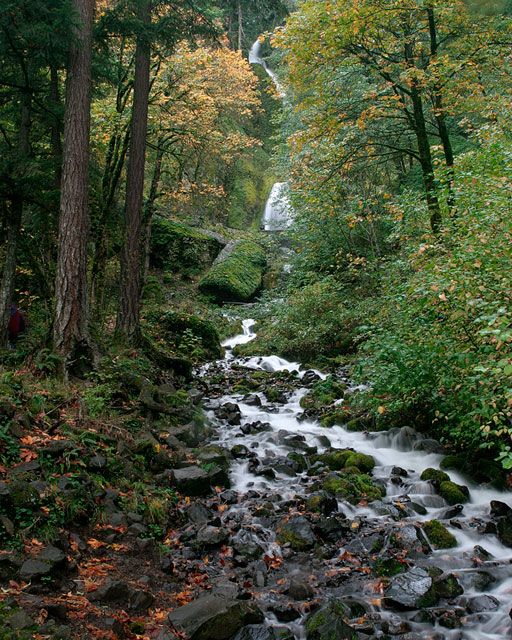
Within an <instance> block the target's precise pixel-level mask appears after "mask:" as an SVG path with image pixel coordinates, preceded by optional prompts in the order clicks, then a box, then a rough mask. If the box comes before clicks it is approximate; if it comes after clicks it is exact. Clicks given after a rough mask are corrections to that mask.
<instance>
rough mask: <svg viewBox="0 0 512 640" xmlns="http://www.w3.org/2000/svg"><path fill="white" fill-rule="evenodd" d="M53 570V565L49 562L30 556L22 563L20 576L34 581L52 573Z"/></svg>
mask: <svg viewBox="0 0 512 640" xmlns="http://www.w3.org/2000/svg"><path fill="white" fill-rule="evenodd" d="M51 571H52V565H51V564H50V563H49V562H44V561H43V560H37V559H34V558H30V559H29V560H25V562H24V563H23V564H22V565H21V569H20V577H21V578H22V579H23V580H29V581H33V580H37V579H39V578H42V577H43V576H48V575H50V573H51Z"/></svg>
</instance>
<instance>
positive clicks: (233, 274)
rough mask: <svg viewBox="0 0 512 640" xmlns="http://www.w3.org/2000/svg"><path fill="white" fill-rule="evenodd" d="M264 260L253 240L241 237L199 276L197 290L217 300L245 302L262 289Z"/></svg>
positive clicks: (262, 252)
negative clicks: (221, 257)
mask: <svg viewBox="0 0 512 640" xmlns="http://www.w3.org/2000/svg"><path fill="white" fill-rule="evenodd" d="M266 264H267V261H266V258H265V252H264V250H263V248H262V247H261V246H260V245H259V244H257V243H256V242H251V241H249V240H241V241H239V242H236V243H235V244H234V245H233V247H232V249H231V251H230V252H228V253H227V254H226V256H225V257H224V258H223V259H220V260H219V261H218V262H217V263H216V264H214V265H213V267H212V268H211V269H210V270H209V271H208V273H207V274H206V275H205V276H204V277H203V278H202V279H201V281H200V283H199V289H200V291H202V292H203V293H205V294H206V295H208V296H209V297H210V298H212V299H213V300H214V301H215V302H217V303H222V302H247V301H249V300H251V299H252V298H253V297H254V296H255V295H256V293H257V292H258V291H259V289H260V288H261V284H262V278H263V272H264V270H265V267H266Z"/></svg>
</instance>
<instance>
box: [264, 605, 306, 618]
mask: <svg viewBox="0 0 512 640" xmlns="http://www.w3.org/2000/svg"><path fill="white" fill-rule="evenodd" d="M269 610H270V611H272V613H273V614H274V615H275V616H276V618H277V619H278V620H279V622H293V621H294V620H297V618H300V613H299V611H297V609H296V608H295V607H293V606H292V605H286V604H276V605H272V606H271V607H269Z"/></svg>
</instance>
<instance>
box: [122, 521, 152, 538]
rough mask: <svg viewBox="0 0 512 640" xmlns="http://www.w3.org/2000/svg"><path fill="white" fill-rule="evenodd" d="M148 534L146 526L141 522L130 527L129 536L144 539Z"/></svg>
mask: <svg viewBox="0 0 512 640" xmlns="http://www.w3.org/2000/svg"><path fill="white" fill-rule="evenodd" d="M147 532H148V528H147V527H146V525H144V524H142V523H141V522H134V523H133V524H131V525H130V526H129V527H128V532H127V533H128V535H130V536H134V537H136V538H143V537H144V536H145V535H146V534H147Z"/></svg>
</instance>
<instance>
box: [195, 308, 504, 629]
mask: <svg viewBox="0 0 512 640" xmlns="http://www.w3.org/2000/svg"><path fill="white" fill-rule="evenodd" d="M254 328H255V322H254V321H253V320H244V322H243V333H242V334H240V335H237V336H235V337H233V338H231V339H229V340H227V341H226V342H225V343H224V345H223V346H224V347H225V349H226V355H225V358H224V359H223V360H221V361H218V362H216V363H211V364H209V365H206V366H205V367H204V368H203V370H202V371H201V375H202V377H203V378H204V379H205V380H208V385H209V389H210V391H211V392H210V393H209V394H208V393H207V397H206V398H205V401H204V403H205V404H204V406H205V409H206V410H207V413H208V417H209V420H210V422H211V424H212V425H213V426H214V429H215V435H214V437H213V442H214V443H215V444H218V445H220V446H221V447H223V448H225V449H229V450H230V451H231V453H232V455H233V457H234V461H233V462H232V465H231V469H230V481H231V490H230V492H231V494H230V499H229V504H230V506H229V509H227V511H226V512H225V513H223V514H222V524H223V526H226V527H227V528H229V529H231V530H232V531H237V533H236V535H235V536H234V538H233V539H232V542H231V544H233V547H234V549H235V559H237V563H235V564H238V565H239V566H240V567H241V569H240V571H241V572H242V575H241V576H239V577H237V580H241V579H245V578H247V579H248V580H249V582H251V583H253V584H254V591H253V592H252V593H253V597H254V598H256V599H257V601H258V603H259V604H260V605H261V607H262V609H263V610H264V611H265V617H266V622H265V624H266V625H267V626H268V627H269V628H272V629H275V630H278V631H279V630H281V632H283V631H286V632H287V633H289V634H290V635H288V636H286V635H284V636H283V635H277V636H275V637H289V638H295V639H296V640H304V639H305V638H306V629H305V624H304V622H305V619H306V617H307V615H308V613H309V609H310V605H309V604H308V603H307V600H313V601H314V605H313V607H312V609H313V610H314V608H315V607H321V606H324V605H325V603H327V602H329V601H330V600H331V599H336V600H337V601H340V602H343V603H344V605H343V606H345V607H346V612H347V615H346V617H348V618H351V620H350V622H349V624H350V628H351V629H353V630H354V633H355V634H356V635H352V636H351V635H343V633H342V632H337V635H336V637H340V638H344V637H347V638H350V637H354V638H401V639H402V640H412V639H416V638H417V639H420V638H421V639H423V638H436V639H438V640H442V639H443V638H446V639H450V640H452V639H456V638H457V639H468V640H469V639H471V640H484V639H486V640H498V639H502V638H506V637H511V620H510V617H509V611H510V608H511V604H512V603H511V595H512V566H511V562H512V549H510V548H509V547H506V546H504V545H503V544H502V543H501V542H500V541H499V540H498V537H497V536H496V535H495V531H496V529H495V527H494V525H493V522H492V518H491V519H490V503H491V501H498V502H496V503H493V504H494V505H495V506H494V510H495V511H496V512H498V511H499V510H500V509H505V510H507V509H508V507H507V506H506V505H505V504H503V503H504V502H510V498H509V495H507V494H504V493H501V492H499V491H496V490H493V489H491V488H486V487H478V486H471V485H469V483H468V481H467V479H466V478H463V477H461V476H459V475H458V474H457V473H455V472H452V471H450V478H451V480H452V481H454V482H456V483H459V484H461V485H466V486H469V489H470V499H469V501H468V502H467V503H466V504H464V505H456V506H451V507H450V506H449V505H448V504H447V503H446V502H445V500H444V499H443V498H442V497H441V496H440V495H438V493H437V492H436V490H435V489H434V486H433V484H432V483H431V482H429V481H422V480H420V474H421V472H422V471H423V470H424V469H426V468H434V469H439V465H440V461H441V458H442V455H441V454H440V453H438V452H437V451H438V450H440V445H439V444H437V443H435V441H432V440H427V439H425V438H424V436H421V435H420V434H418V433H416V432H414V431H413V430H412V429H408V428H404V429H395V430H392V431H390V432H384V433H382V432H380V433H360V432H349V431H347V430H346V429H345V428H344V427H343V426H333V427H332V428H325V427H323V426H321V425H320V424H319V423H318V422H316V421H315V420H311V419H306V420H304V419H303V418H304V416H303V409H302V408H301V406H300V400H301V398H302V397H303V396H304V395H305V394H306V393H307V392H308V387H309V388H310V387H311V385H312V384H314V382H315V381H318V380H319V379H321V378H322V377H323V376H322V374H321V373H319V372H315V371H311V370H309V371H305V370H304V369H303V368H302V367H301V365H300V363H296V362H288V361H286V360H284V359H282V358H279V357H277V356H269V357H252V358H237V357H235V356H234V355H233V351H232V350H233V349H234V347H235V346H237V345H240V344H244V343H247V342H249V341H251V340H253V339H254V338H255V337H256V333H255V330H254ZM244 371H245V372H246V374H249V375H254V374H256V376H257V377H258V376H261V377H263V378H266V379H267V382H266V383H265V384H266V385H267V386H263V387H260V389H261V388H263V389H264V390H263V391H261V390H259V391H255V392H254V393H247V392H240V393H233V391H231V392H228V393H226V392H225V390H226V388H228V389H229V385H228V386H227V387H226V386H224V387H223V384H222V380H221V379H224V380H229V379H231V380H233V379H235V380H240V379H242V380H243V376H244ZM256 372H260V373H256ZM339 375H340V379H341V380H343V382H345V383H346V384H347V393H350V392H351V390H352V388H351V386H350V381H349V380H347V379H346V378H343V374H339ZM212 380H214V381H215V382H213V383H212ZM283 380H284V381H285V383H286V384H285V387H284V388H285V389H286V391H284V392H282V391H279V393H277V395H276V394H275V390H276V385H277V388H278V389H281V388H283V387H282V386H280V385H282V384H283V383H282V381H283ZM272 389H274V392H272V393H271V390H272ZM223 390H224V393H223ZM208 395H209V397H208ZM269 395H270V396H272V399H273V401H269V399H268V396H269ZM341 401H342V400H341V399H340V402H341ZM339 449H354V450H355V451H358V452H361V453H364V454H368V455H371V456H373V457H374V459H375V462H376V466H375V468H374V469H373V473H372V476H373V480H374V482H375V483H377V484H379V485H380V486H381V487H383V488H384V489H385V496H384V497H383V498H382V499H381V500H376V501H369V502H368V503H365V502H364V501H363V502H361V503H360V504H358V505H353V504H349V502H347V501H344V500H342V499H339V498H338V499H337V501H336V502H335V503H334V505H332V504H331V506H330V507H329V508H328V509H326V510H325V511H324V512H323V513H320V514H318V513H310V512H309V510H308V507H307V506H306V507H304V505H305V504H306V505H307V504H308V503H307V502H306V501H307V498H308V496H309V495H310V494H311V493H312V492H314V491H315V490H316V487H317V485H318V481H319V478H322V477H323V474H324V475H325V469H321V468H320V466H321V465H316V466H315V465H313V466H312V467H311V466H310V465H308V468H306V469H303V470H301V469H298V468H297V467H296V466H294V464H292V461H291V457H292V456H290V452H294V454H299V455H302V454H304V455H305V456H306V457H307V456H308V455H311V454H312V453H314V452H317V453H319V454H321V453H322V452H325V451H331V452H332V451H333V450H339ZM294 459H295V458H294ZM221 497H222V494H221ZM499 505H501V507H500V506H499ZM498 515H500V514H499V513H498ZM294 518H295V519H296V518H298V520H297V521H296V522H297V523H299V522H300V523H301V524H300V525H299V535H302V536H303V537H305V538H306V541H307V544H305V545H304V548H300V549H294V548H293V545H292V548H290V545H287V544H282V543H279V542H278V540H277V538H276V530H277V531H279V526H280V524H279V522H281V523H282V522H283V521H284V522H286V520H287V519H291V520H292V521H294ZM433 519H436V520H439V521H441V522H442V523H443V524H444V525H445V527H446V528H447V529H448V531H449V532H450V533H451V534H452V535H453V536H455V539H456V543H457V545H456V547H454V548H452V549H444V550H434V549H433V548H432V545H430V544H429V541H428V538H427V536H426V535H425V533H424V532H423V529H422V523H424V522H426V521H430V520H433ZM304 520H306V524H304V522H303V521H304ZM301 526H302V528H303V530H300V528H301ZM304 527H305V529H304ZM493 527H494V529H493ZM311 536H312V537H313V539H312V540H311V541H310V540H309V538H310V537H311ZM310 542H311V544H310ZM244 558H245V559H244ZM262 558H263V559H264V561H265V562H264V563H263V562H262ZM389 558H395V559H396V558H399V559H400V562H402V563H403V567H402V572H400V573H399V574H398V575H396V576H387V577H384V578H378V577H376V575H375V572H374V571H370V569H369V568H367V566H369V565H372V564H373V566H376V564H375V563H376V562H377V563H378V562H379V561H380V560H382V561H386V560H387V559H389ZM435 568H438V570H439V571H438V572H437V573H439V574H442V575H441V578H438V579H437V580H438V581H439V580H441V581H442V580H443V579H444V578H446V576H449V581H450V580H451V581H452V582H451V583H450V584H451V587H450V589H449V590H448V592H446V588H444V592H443V593H442V596H441V597H438V598H437V600H436V601H435V602H433V603H430V606H416V604H415V603H413V601H414V599H415V597H416V596H417V595H418V594H420V595H421V594H422V593H423V592H424V589H422V581H423V583H424V581H425V580H427V582H428V580H430V581H431V579H430V578H429V577H428V576H427V574H426V571H429V572H432V571H433V570H434V571H435ZM244 571H245V573H244ZM436 575H437V574H436ZM244 576H245V578H244ZM289 581H291V582H295V583H297V581H298V583H299V586H300V585H301V584H302V585H303V587H304V589H303V591H304V593H300V591H301V590H300V588H298V591H299V594H297V593H295V592H296V591H297V586H295V587H294V588H293V589H292V587H289V588H288V590H286V589H285V588H283V586H282V585H283V584H285V583H286V584H289ZM449 581H448V582H449ZM439 584H442V585H446V584H447V583H446V580H445V582H440V583H439ZM454 584H455V585H456V587H455V589H453V585H454ZM301 599H302V600H306V602H300V600H301ZM243 637H244V638H245V636H243ZM247 637H252V636H247ZM254 637H255V638H259V637H260V636H257V635H255V636H254ZM261 637H262V638H264V637H267V636H263V635H262V636H261ZM268 637H274V636H268ZM308 637H309V636H308ZM311 637H313V636H311ZM314 637H315V638H316V637H320V636H314ZM322 637H323V636H322Z"/></svg>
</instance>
